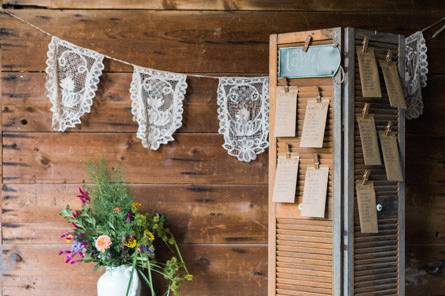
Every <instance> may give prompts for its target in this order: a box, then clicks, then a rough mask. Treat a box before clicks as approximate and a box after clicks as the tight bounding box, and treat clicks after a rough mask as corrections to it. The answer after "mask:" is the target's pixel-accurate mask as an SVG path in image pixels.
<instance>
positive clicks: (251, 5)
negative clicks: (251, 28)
mask: <svg viewBox="0 0 445 296" xmlns="http://www.w3.org/2000/svg"><path fill="white" fill-rule="evenodd" d="M3 3H4V4H5V5H11V6H13V7H14V6H24V7H26V6H31V7H40V8H51V9H79V8H82V9H154V10H225V11H236V10H281V11H289V10H297V11H307V10H310V11H344V10H347V11H362V10H385V9H397V10H412V9H419V8H423V7H425V6H428V7H431V8H432V9H445V6H444V5H443V3H442V2H441V1H436V0H429V1H420V0H416V1H409V2H407V1H404V0H396V1H385V0H378V1H367V0H359V1H354V2H349V1H332V0H306V1H293V0H281V1H270V0H268V1H264V0H263V1H261V0H174V1H161V0H154V1H144V0H132V1H119V0H97V1H94V2H84V1H75V0H4V1H3Z"/></svg>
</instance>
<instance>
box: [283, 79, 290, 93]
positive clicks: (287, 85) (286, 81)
mask: <svg viewBox="0 0 445 296" xmlns="http://www.w3.org/2000/svg"><path fill="white" fill-rule="evenodd" d="M283 79H284V91H285V92H289V78H288V77H287V76H284V77H283Z"/></svg>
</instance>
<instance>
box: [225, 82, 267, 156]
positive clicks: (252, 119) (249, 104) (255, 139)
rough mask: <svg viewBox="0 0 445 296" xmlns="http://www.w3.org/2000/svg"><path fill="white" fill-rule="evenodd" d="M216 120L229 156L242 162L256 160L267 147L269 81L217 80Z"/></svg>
mask: <svg viewBox="0 0 445 296" xmlns="http://www.w3.org/2000/svg"><path fill="white" fill-rule="evenodd" d="M218 119H219V131H218V132H219V133H220V134H221V135H223V136H224V145H223V147H224V148H225V149H226V150H227V151H228V153H229V155H232V156H235V157H236V158H238V160H240V161H244V162H250V161H252V160H254V159H256V155H257V154H260V153H262V152H264V150H265V149H266V148H267V147H268V146H269V142H268V132H269V82H268V78H267V77H252V78H249V77H221V78H219V84H218Z"/></svg>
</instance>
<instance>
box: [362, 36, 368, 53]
mask: <svg viewBox="0 0 445 296" xmlns="http://www.w3.org/2000/svg"><path fill="white" fill-rule="evenodd" d="M368 44H369V38H368V36H366V35H365V36H364V37H363V47H362V53H365V52H366V51H367V50H368Z"/></svg>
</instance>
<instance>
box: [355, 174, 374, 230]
mask: <svg viewBox="0 0 445 296" xmlns="http://www.w3.org/2000/svg"><path fill="white" fill-rule="evenodd" d="M355 188H356V191H357V205H358V215H359V217H360V230H361V232H362V233H378V232H379V230H378V224H377V209H376V201H375V189H374V183H373V182H369V181H368V182H367V183H366V184H362V182H361V181H359V182H357V183H356V185H355Z"/></svg>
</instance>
